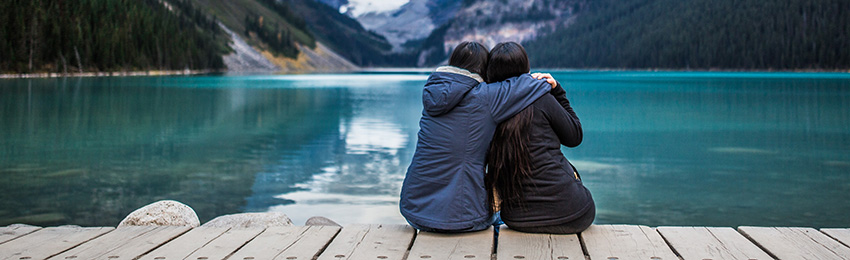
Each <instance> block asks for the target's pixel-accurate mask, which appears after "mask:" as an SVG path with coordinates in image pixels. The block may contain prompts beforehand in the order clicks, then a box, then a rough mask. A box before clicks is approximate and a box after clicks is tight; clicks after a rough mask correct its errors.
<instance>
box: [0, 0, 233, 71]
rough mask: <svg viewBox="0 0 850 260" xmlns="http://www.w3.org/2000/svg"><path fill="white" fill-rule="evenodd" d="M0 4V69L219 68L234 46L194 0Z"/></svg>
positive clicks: (15, 1)
mask: <svg viewBox="0 0 850 260" xmlns="http://www.w3.org/2000/svg"><path fill="white" fill-rule="evenodd" d="M0 10H2V12H0V72H14V73H22V72H78V71H118V70H149V69H168V70H182V69H187V68H188V69H220V68H223V67H224V63H223V62H222V58H221V55H222V54H224V53H226V52H228V48H227V40H228V38H227V36H226V35H224V34H223V33H222V32H221V30H220V28H219V27H218V25H217V24H216V21H215V20H214V19H212V18H210V17H208V16H207V15H205V14H203V13H202V12H200V11H199V10H197V9H196V8H194V7H193V6H192V4H191V2H190V1H189V0H168V1H164V0H74V1H67V0H65V1H63V0H3V1H0Z"/></svg>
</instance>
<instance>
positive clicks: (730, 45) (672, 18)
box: [525, 0, 850, 70]
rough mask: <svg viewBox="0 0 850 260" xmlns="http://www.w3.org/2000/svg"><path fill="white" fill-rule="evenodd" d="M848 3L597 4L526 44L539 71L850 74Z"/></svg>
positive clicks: (612, 0) (654, 0)
mask: <svg viewBox="0 0 850 260" xmlns="http://www.w3.org/2000/svg"><path fill="white" fill-rule="evenodd" d="M848 11H850V1H846V0H819V1H808V0H771V1H763V0H739V1H730V0H595V1H588V5H587V7H586V10H583V12H582V13H581V14H580V16H579V17H578V19H577V20H576V22H575V23H574V24H573V25H571V26H569V27H563V28H560V29H558V30H556V31H555V32H554V33H552V34H549V35H547V36H543V37H540V38H537V39H536V40H533V41H530V42H526V43H525V46H526V49H527V50H528V53H529V56H530V59H531V61H532V63H534V66H536V67H541V66H542V67H570V68H662V69H715V68H719V69H782V70H785V69H847V68H850V13H848Z"/></svg>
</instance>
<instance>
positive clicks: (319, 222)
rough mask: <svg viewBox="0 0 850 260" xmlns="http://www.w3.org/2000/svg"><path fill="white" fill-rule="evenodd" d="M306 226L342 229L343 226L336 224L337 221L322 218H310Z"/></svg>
mask: <svg viewBox="0 0 850 260" xmlns="http://www.w3.org/2000/svg"><path fill="white" fill-rule="evenodd" d="M304 225H305V226H337V227H342V225H340V224H339V223H336V221H333V220H331V219H329V218H326V217H322V216H313V217H310V218H308V219H307V222H306V223H304Z"/></svg>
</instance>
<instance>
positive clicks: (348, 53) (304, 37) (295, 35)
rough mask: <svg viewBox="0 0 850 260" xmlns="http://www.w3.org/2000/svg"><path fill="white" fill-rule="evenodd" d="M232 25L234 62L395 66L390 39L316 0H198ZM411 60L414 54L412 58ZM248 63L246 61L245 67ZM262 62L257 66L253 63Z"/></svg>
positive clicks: (293, 68) (322, 67) (290, 67)
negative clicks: (260, 57) (388, 40)
mask: <svg viewBox="0 0 850 260" xmlns="http://www.w3.org/2000/svg"><path fill="white" fill-rule="evenodd" d="M194 1H197V2H198V5H199V6H202V7H204V9H205V10H206V11H207V12H209V13H210V14H211V15H213V16H215V17H216V18H218V19H220V20H221V22H222V24H223V25H224V26H226V27H227V28H229V29H230V30H231V31H232V36H233V39H234V41H233V44H234V45H238V44H239V43H240V41H241V42H244V43H246V44H247V46H249V47H250V48H249V47H246V46H244V45H243V46H242V47H236V46H234V47H233V49H235V50H236V51H237V54H235V55H231V56H229V57H226V59H225V61H228V62H229V64H228V67H230V68H236V67H240V68H241V69H240V70H244V71H251V70H253V69H252V67H251V66H259V67H260V68H265V69H266V70H269V69H271V70H275V71H281V72H315V71H348V70H353V69H356V68H357V67H358V66H393V65H404V64H403V63H400V60H404V59H400V58H398V56H399V54H391V53H390V50H391V46H390V45H389V44H388V43H387V41H386V39H385V38H384V37H383V36H381V35H378V34H375V33H373V32H370V31H368V30H366V29H364V28H363V27H362V26H361V25H360V24H359V23H358V22H357V21H356V20H354V19H353V18H351V17H349V16H347V15H345V14H341V13H339V10H338V9H336V8H334V7H332V6H329V5H326V4H322V3H321V2H316V1H314V0H194ZM340 3H341V2H340ZM255 52H256V53H260V54H261V56H262V58H265V60H267V61H269V62H270V63H272V64H274V66H272V67H269V66H267V64H268V63H267V62H265V61H263V60H262V59H257V58H256V57H257V55H256V53H255ZM408 60H409V59H408ZM243 64H246V65H247V66H244V68H242V67H243V66H242V65H243ZM253 68H256V67H253Z"/></svg>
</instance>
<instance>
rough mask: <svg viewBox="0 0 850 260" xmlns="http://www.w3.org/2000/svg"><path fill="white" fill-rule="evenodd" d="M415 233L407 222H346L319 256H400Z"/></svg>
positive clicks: (381, 258)
mask: <svg viewBox="0 0 850 260" xmlns="http://www.w3.org/2000/svg"><path fill="white" fill-rule="evenodd" d="M415 234H416V230H415V229H413V228H412V227H410V226H408V225H353V226H346V227H343V228H342V231H340V232H339V234H338V235H337V236H336V238H335V239H334V240H333V242H331V244H330V245H328V248H327V249H325V251H324V252H323V253H322V254H321V255H319V260H325V259H327V260H342V259H350V260H360V259H370V260H371V259H378V260H384V259H403V258H404V256H405V253H406V252H407V248H408V247H409V246H410V243H411V242H412V241H413V236H414V235H415Z"/></svg>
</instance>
